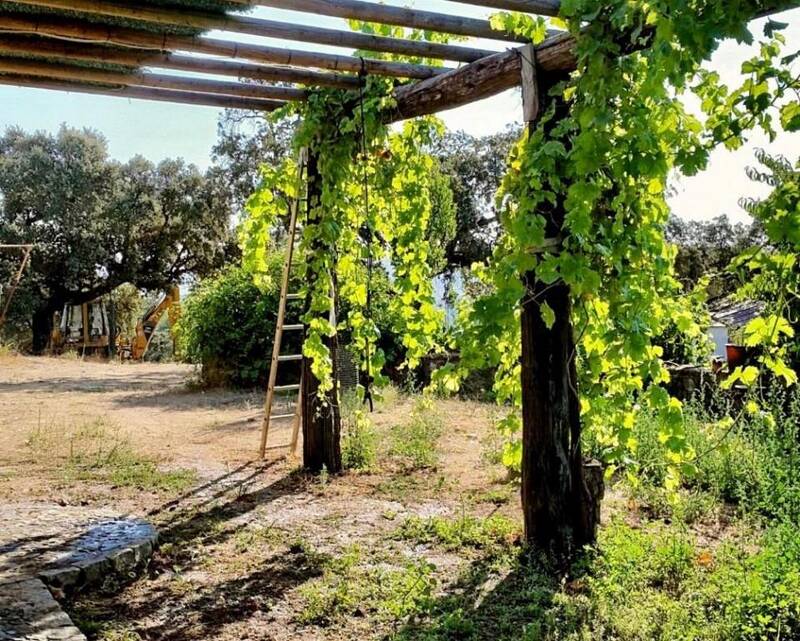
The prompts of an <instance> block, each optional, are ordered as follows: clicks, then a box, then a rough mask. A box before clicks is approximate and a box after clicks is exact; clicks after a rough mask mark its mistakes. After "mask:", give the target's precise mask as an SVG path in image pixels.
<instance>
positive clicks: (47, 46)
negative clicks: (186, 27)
mask: <svg viewBox="0 0 800 641" xmlns="http://www.w3.org/2000/svg"><path fill="white" fill-rule="evenodd" d="M0 53H6V54H24V55H31V56H38V57H43V56H45V57H49V58H58V59H65V60H72V61H76V60H79V61H83V62H99V63H108V64H115V65H124V66H128V67H154V68H159V69H173V70H176V71H190V72H195V73H208V74H216V75H221V76H233V77H236V78H250V79H253V80H261V81H264V82H286V83H292V84H302V85H308V86H319V87H335V88H339V89H352V88H354V87H358V85H359V80H358V78H356V77H355V76H351V75H346V74H341V73H323V72H319V71H310V70H307V69H298V68H296V67H282V66H277V65H257V64H248V63H239V62H231V61H228V60H219V59H216V58H198V57H196V56H185V55H181V54H172V53H161V52H157V51H153V52H150V51H145V50H137V49H119V48H115V47H104V46H102V45H93V44H77V43H74V42H67V41H64V40H57V39H54V38H35V39H34V38H31V37H28V36H13V35H0Z"/></svg>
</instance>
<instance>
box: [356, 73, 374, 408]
mask: <svg viewBox="0 0 800 641" xmlns="http://www.w3.org/2000/svg"><path fill="white" fill-rule="evenodd" d="M358 75H359V80H360V82H359V84H358V97H359V110H360V112H361V166H362V170H363V176H362V179H363V190H364V221H365V222H364V226H363V227H362V229H361V233H359V235H360V236H361V237H362V238H363V240H364V242H365V243H366V244H367V309H366V317H367V321H368V322H369V323H370V324H371V323H372V322H373V319H372V269H373V267H374V257H373V255H372V243H373V240H374V234H373V233H372V226H371V225H370V223H369V213H370V201H369V172H368V170H367V118H366V115H365V113H364V85H365V84H366V78H367V64H366V61H365V60H364V58H361V71H360V72H359V74H358ZM364 351H365V354H364V357H365V361H366V372H365V373H366V376H367V380H366V385H364V403H365V404H366V403H369V411H370V412H374V411H375V404H374V400H373V397H372V384H373V382H374V377H373V376H372V355H371V353H370V342H369V338H368V339H367V341H366V345H365V347H364Z"/></svg>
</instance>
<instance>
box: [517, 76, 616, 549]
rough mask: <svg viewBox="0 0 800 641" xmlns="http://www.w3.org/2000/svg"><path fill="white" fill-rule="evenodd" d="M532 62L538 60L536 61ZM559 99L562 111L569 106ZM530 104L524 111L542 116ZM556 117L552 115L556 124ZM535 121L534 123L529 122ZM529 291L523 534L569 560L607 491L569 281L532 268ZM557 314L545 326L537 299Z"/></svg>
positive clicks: (589, 532) (591, 535)
mask: <svg viewBox="0 0 800 641" xmlns="http://www.w3.org/2000/svg"><path fill="white" fill-rule="evenodd" d="M532 64H533V65H535V61H532ZM523 80H524V82H535V83H540V84H539V87H537V88H531V87H529V88H528V90H527V91H524V94H525V95H526V96H533V97H535V99H536V100H541V97H542V96H547V95H548V92H549V90H550V88H551V87H552V86H553V83H555V82H557V81H558V80H559V79H558V78H556V79H551V78H548V79H547V81H544V82H543V81H542V79H541V76H539V77H538V78H537V74H536V72H535V70H530V69H528V73H523ZM567 110H568V107H567V105H566V104H565V103H564V102H563V101H561V100H559V103H558V104H557V114H560V115H562V116H564V115H566V114H567V113H568V112H567ZM541 112H542V110H541V109H539V108H538V106H536V105H531V104H527V105H526V113H532V114H537V115H538V114H539V113H541ZM557 122H558V115H557V116H556V118H555V119H554V120H553V125H554V126H555V125H556V124H557ZM530 126H531V127H533V126H534V122H531V123H530ZM545 216H546V218H547V220H548V224H547V230H546V235H547V237H548V238H558V237H560V236H562V234H563V231H564V230H563V225H564V216H565V212H564V209H563V207H562V206H561V205H559V206H557V207H554V208H553V209H552V210H551V211H548V212H546V213H545ZM524 280H525V284H526V289H527V293H528V295H527V296H526V299H525V303H524V304H523V308H522V315H521V328H522V360H521V366H522V367H521V369H522V490H521V491H522V509H523V513H524V518H525V538H526V540H527V541H528V542H529V543H531V544H533V545H535V546H536V547H537V548H538V549H540V550H543V551H545V552H547V553H549V554H550V555H552V556H553V557H554V558H556V559H560V560H568V559H569V558H570V557H571V556H572V555H573V553H574V552H576V551H577V550H579V549H580V548H581V547H583V546H584V545H586V544H589V543H593V542H594V541H595V538H596V533H597V526H598V524H599V520H600V501H601V500H602V494H603V471H602V467H601V466H600V465H599V464H598V463H596V462H593V463H591V464H586V463H585V462H584V460H583V454H582V450H581V417H580V398H579V393H578V378H577V369H576V364H575V359H576V353H577V352H576V344H575V335H574V328H573V325H572V303H571V295H570V290H569V287H568V286H567V285H566V284H564V283H563V282H561V283H555V284H551V285H546V284H545V283H543V282H541V281H540V280H538V279H537V278H536V276H535V275H534V274H528V275H527V276H526V278H525V279H524ZM544 303H547V304H548V305H549V306H550V307H551V308H552V310H553V311H554V312H555V318H556V320H555V323H554V324H553V326H552V327H550V328H548V327H547V325H546V323H545V322H544V320H543V319H542V315H541V311H540V305H543V304H544Z"/></svg>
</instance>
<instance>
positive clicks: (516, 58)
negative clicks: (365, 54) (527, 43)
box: [387, 33, 577, 121]
mask: <svg viewBox="0 0 800 641" xmlns="http://www.w3.org/2000/svg"><path fill="white" fill-rule="evenodd" d="M574 47H575V39H574V38H573V37H572V36H570V35H569V34H566V33H565V34H560V35H558V36H554V37H552V38H548V39H547V40H545V41H544V42H543V43H541V44H540V45H538V46H537V47H535V52H536V65H537V68H538V69H539V70H540V71H542V72H544V73H569V72H571V71H574V70H575V68H576V65H577V59H576V57H575V52H574ZM521 82H522V53H521V50H520V49H511V50H509V51H503V52H502V53H497V54H495V55H493V56H489V57H487V58H484V59H483V60H479V61H478V62H473V63H472V64H470V65H466V66H464V67H461V68H460V69H454V70H452V71H450V72H448V73H446V74H444V75H441V76H437V77H436V78H430V79H428V80H423V81H421V82H417V83H414V84H409V85H404V86H402V87H398V88H397V89H396V90H395V97H396V99H397V106H396V108H395V110H394V111H393V112H391V113H390V114H387V120H392V121H395V120H405V119H408V118H415V117H417V116H426V115H429V114H434V113H437V112H439V111H446V110H447V109H453V108H455V107H461V106H463V105H466V104H469V103H471V102H475V101H477V100H482V99H484V98H489V97H491V96H494V95H497V94H499V93H502V92H503V91H506V90H507V89H513V88H514V87H518V86H519V85H520V84H521Z"/></svg>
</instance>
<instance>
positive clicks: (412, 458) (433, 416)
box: [391, 397, 444, 470]
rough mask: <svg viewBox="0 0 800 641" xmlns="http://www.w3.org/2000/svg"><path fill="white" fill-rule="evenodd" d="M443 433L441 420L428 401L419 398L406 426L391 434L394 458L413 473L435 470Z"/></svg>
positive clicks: (401, 426) (427, 399)
mask: <svg viewBox="0 0 800 641" xmlns="http://www.w3.org/2000/svg"><path fill="white" fill-rule="evenodd" d="M443 430H444V427H443V421H442V418H441V416H439V414H437V413H436V411H435V410H434V408H433V402H432V401H431V400H430V399H429V398H424V397H423V398H419V399H417V400H416V401H415V403H414V407H413V409H412V410H411V417H410V420H409V421H408V422H407V423H402V424H400V425H397V426H395V427H394V428H393V429H392V433H391V441H392V444H391V454H392V455H393V456H396V457H398V458H400V459H401V460H402V461H403V462H404V463H405V464H406V465H407V466H408V467H409V468H411V469H414V470H421V469H428V468H434V467H436V465H437V464H438V462H439V453H438V444H439V438H440V437H441V436H442V432H443Z"/></svg>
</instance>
